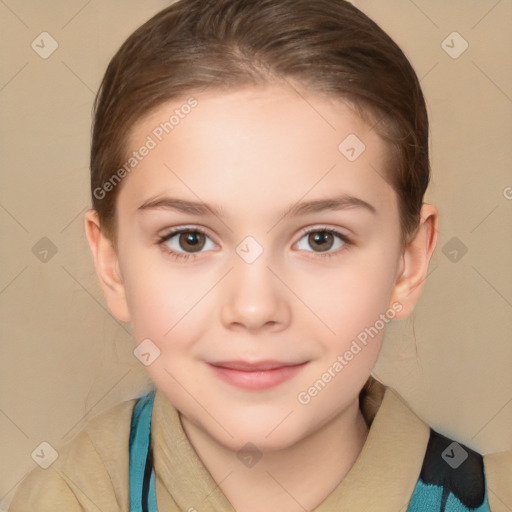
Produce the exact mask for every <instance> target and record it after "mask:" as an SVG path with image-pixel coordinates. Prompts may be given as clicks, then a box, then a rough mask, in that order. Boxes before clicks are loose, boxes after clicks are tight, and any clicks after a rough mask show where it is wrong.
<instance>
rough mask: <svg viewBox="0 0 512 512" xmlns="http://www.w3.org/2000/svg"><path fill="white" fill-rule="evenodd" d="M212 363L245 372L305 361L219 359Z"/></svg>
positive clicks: (272, 368)
mask: <svg viewBox="0 0 512 512" xmlns="http://www.w3.org/2000/svg"><path fill="white" fill-rule="evenodd" d="M210 364H211V365H213V366H217V367H220V368H227V369H228V370H240V371H244V372H261V371H267V370H275V369H276V368H286V367H291V366H298V365H300V364H304V363H286V362H283V361H258V362H252V363H250V362H246V361H219V362H216V363H210Z"/></svg>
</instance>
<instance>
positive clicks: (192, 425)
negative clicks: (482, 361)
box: [10, 0, 510, 512]
mask: <svg viewBox="0 0 512 512" xmlns="http://www.w3.org/2000/svg"><path fill="white" fill-rule="evenodd" d="M95 107H96V108H95V119H94V130H93V140H92V148H91V193H92V201H93V209H92V210H90V211H89V212H87V214H86V233H87V238H88V241H89V244H90V247H91V250H92V254H93V258H94V262H95V265H96V269H97V272H98V276H99V278H100V281H101V284H102V287H103V290H104V293H105V297H106V300H107V303H108V305H109V308H110V310H111V311H112V313H113V314H114V315H115V316H116V318H118V319H119V320H121V321H124V322H131V324H132V326H133V332H134V337H135V342H136V345H137V346H136V349H135V355H136V356H137V357H138V358H139V360H140V361H141V363H142V364H144V366H145V367H146V369H147V371H148V373H149V375H150V377H151V379H152V381H153V382H154V384H155V389H154V390H153V391H152V392H151V393H149V394H148V395H146V396H144V397H142V398H141V399H139V400H130V401H128V402H124V403H122V404H120V405H119V406H118V407H116V408H114V409H112V410H111V411H108V412H107V413H104V414H102V415H100V416H98V417H97V418H95V419H94V420H92V421H91V422H90V424H89V425H88V426H87V427H86V428H85V429H84V431H83V432H82V433H81V434H80V435H79V436H77V438H75V439H74V440H73V441H72V442H71V443H70V444H68V445H66V446H65V447H63V448H62V449H61V450H60V453H59V457H58V459H57V460H56V461H55V462H54V463H53V464H52V465H51V466H50V467H49V468H48V469H47V470H42V469H38V470H35V471H34V472H32V474H31V475H30V476H29V477H28V478H27V479H26V480H25V481H24V482H23V484H22V485H21V486H20V488H19V490H18V492H17V494H16V496H15V498H14V501H13V503H12V505H11V508H10V510H12V511H14V512H17V511H20V512H21V511H24V512H25V511H29V510H30V511H41V512H42V511H48V510H52V511H60V510H62V511H66V512H70V511H79V510H87V511H89V510H90V511H93V510H95V511H96V510H103V511H105V512H107V511H108V512H110V511H112V512H113V511H125V510H134V511H136V510H137V511H138V510H148V511H149V510H151V511H154V510H157V509H158V510H162V511H164V510H165V511H199V512H201V511H223V512H229V511H233V510H236V511H237V512H255V511H262V510H281V511H286V512H295V511H297V512H298V511H304V510H315V511H317V512H333V511H336V510H354V511H361V512H363V511H364V512H368V511H380V512H382V511H393V512H395V511H399V510H404V511H405V510H407V511H427V510H428V511H431V510H432V511H434V510H436V511H437V510H439V511H446V512H448V511H468V510H471V511H478V512H484V511H489V510H491V509H492V510H505V509H504V508H503V503H506V502H507V500H508V501H510V500H509V498H507V497H506V496H503V495H502V496H500V495H499V493H498V494H496V493H495V492H494V491H493V492H492V493H491V492H489V489H491V490H493V489H500V490H502V492H503V488H504V485H505V484H504V482H505V481H506V480H505V479H506V478H508V476H507V474H508V475H510V457H509V455H510V454H508V455H507V454H497V455H494V456H486V457H485V458H484V457H482V455H480V454H479V453H477V452H475V451H473V450H471V449H470V448H468V447H466V446H464V445H462V444H459V443H457V442H455V441H453V440H451V439H448V438H446V437H445V436H443V435H441V434H440V433H438V432H436V431H434V430H433V429H431V428H430V427H429V426H428V425H427V424H426V423H425V422H423V421H422V420H421V419H420V418H418V417H417V416H416V415H415V414H414V413H413V412H412V411H411V410H410V409H409V408H408V407H407V406H406V404H405V403H404V402H403V401H402V400H401V399H400V397H399V396H398V395H397V394H396V393H395V392H394V391H393V390H392V389H391V388H387V387H385V386H384V385H383V384H381V383H380V382H379V381H378V380H376V379H375V378H374V377H372V376H371V375H370V373H371V370H372V368H373V366H374V364H375V361H376V359H377V356H378V353H379V350H380V347H381V344H382V339H383V335H384V330H385V327H386V325H387V323H389V322H390V321H391V320H393V319H400V318H405V317H407V316H408V315H410V314H411V312H412V311H413V309H414V307H415V305H416V303H417V301H418V298H419V296H420V293H421V290H422V288H423V285H424V281H425V279H426V276H427V270H428V263H429V260H430V258H431V256H432V253H433V251H434V249H435V245H436V238H437V225H438V213H437V210H436V208H435V207H433V206H432V205H429V204H424V203H423V196H424V193H425V190H426V188H427V185H428V182H429V158H428V119H427V112H426V108H425V102H424V99H423V95H422V92H421V88H420V85H419V82H418V79H417V77H416V75H415V73H414V71H413V69H412V67H411V65H410V64H409V62H408V61H407V59H406V57H405V56H404V54H403V53H402V52H401V50H400V49H399V48H398V47H397V46H396V44H395V43H394V42H393V41H392V40H391V39H390V38H389V37H388V36H387V35H386V34H385V33H384V32H383V31H382V30H381V29H380V28H379V27H378V26H377V25H376V24H375V23H374V22H372V21H371V20H370V19H369V18H368V17H367V16H365V15H364V14H363V13H361V12H360V11H359V10H358V9H356V8H355V7H353V6H352V5H351V4H349V3H347V2H344V1H342V0H180V1H178V2H176V3H174V4H172V5H171V6H170V7H168V8H166V9H164V10H163V11H162V12H160V13H158V14H157V15H156V16H155V17H153V18H152V19H151V20H149V21H148V22H147V23H146V24H144V25H143V26H142V27H140V28H139V29H138V30H137V31H136V32H135V33H134V34H132V35H131V36H130V37H129V38H128V40H127V41H126V42H125V43H124V44H123V46H122V47H121V49H120V50H119V51H118V53H117V54H116V55H115V57H114V58H113V59H112V61H111V62H110V64H109V66H108V69H107V72H106V74H105V77H104V80H103V83H102V85H101V89H100V91H99V94H98V96H97V101H96V105H95ZM507 472H508V473H507ZM500 507H501V508H500Z"/></svg>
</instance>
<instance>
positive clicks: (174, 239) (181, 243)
mask: <svg viewBox="0 0 512 512" xmlns="http://www.w3.org/2000/svg"><path fill="white" fill-rule="evenodd" d="M158 244H159V245H161V246H163V247H164V248H165V249H166V251H167V252H168V253H170V254H172V255H175V256H177V257H180V258H186V257H188V256H190V257H194V256H195V253H201V252H205V251H207V250H208V249H213V248H214V247H215V243H214V242H213V241H212V240H211V238H210V237H209V236H208V235H207V234H206V232H203V231H202V230H201V229H199V228H194V229H190V228H189V229H175V230H173V231H172V232H170V233H168V234H166V235H164V236H163V237H161V238H160V239H159V240H158Z"/></svg>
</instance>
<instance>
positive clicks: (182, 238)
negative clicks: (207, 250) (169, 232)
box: [178, 231, 205, 252]
mask: <svg viewBox="0 0 512 512" xmlns="http://www.w3.org/2000/svg"><path fill="white" fill-rule="evenodd" d="M178 243H179V246H180V248H181V249H183V250H184V251H186V252H198V251H200V250H201V249H203V247H204V245H205V235H204V234H203V233H199V232H198V231H185V232H182V233H179V234H178Z"/></svg>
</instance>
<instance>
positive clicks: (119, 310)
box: [85, 210, 130, 322]
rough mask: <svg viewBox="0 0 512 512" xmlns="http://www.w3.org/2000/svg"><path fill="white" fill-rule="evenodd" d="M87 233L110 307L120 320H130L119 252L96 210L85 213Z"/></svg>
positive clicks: (97, 271)
mask: <svg viewBox="0 0 512 512" xmlns="http://www.w3.org/2000/svg"><path fill="white" fill-rule="evenodd" d="M85 234H86V236H87V241H88V242H89V247H90V248H91V252H92V257H93V259H94V266H95V267H96V273H97V274H98V277H99V279H100V283H101V287H102V288H103V293H104V294H105V298H106V300H107V304H108V307H109V309H110V311H111V312H112V314H113V315H114V316H115V317H116V318H117V319H118V320H120V321H121V322H129V321H130V314H129V311H128V304H127V301H126V295H125V288H124V283H123V279H122V277H121V272H120V269H119V260H118V257H117V252H116V249H115V247H114V245H113V243H112V241H111V240H110V239H108V238H107V237H106V236H105V235H104V233H103V232H102V230H101V223H100V220H99V216H98V212H97V211H96V210H89V211H87V212H86V214H85Z"/></svg>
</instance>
